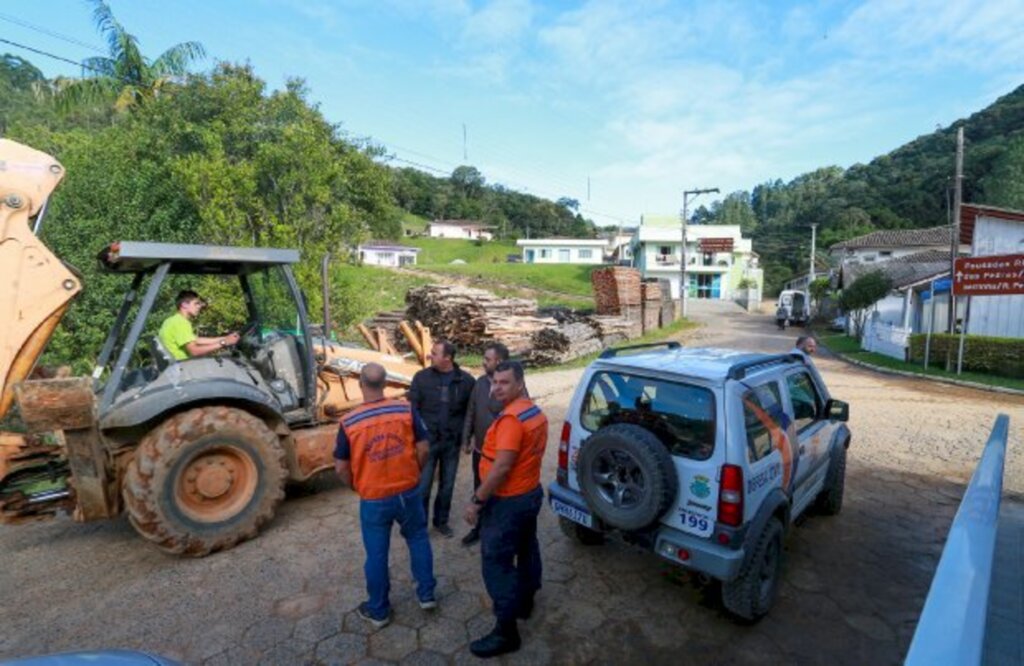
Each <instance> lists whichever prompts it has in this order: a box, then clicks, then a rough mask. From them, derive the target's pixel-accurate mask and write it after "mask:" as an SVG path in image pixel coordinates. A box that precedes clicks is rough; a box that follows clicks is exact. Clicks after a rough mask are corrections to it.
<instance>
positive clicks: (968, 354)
mask: <svg viewBox="0 0 1024 666" xmlns="http://www.w3.org/2000/svg"><path fill="white" fill-rule="evenodd" d="M924 346H925V335H924V334H917V335H912V336H910V360H911V361H912V362H915V363H924ZM959 349H960V336H959V335H955V334H949V333H938V334H932V341H931V345H930V347H929V354H928V355H929V357H930V358H929V359H928V364H929V365H938V366H941V365H944V364H945V363H946V354H947V352H948V353H949V358H951V359H953V363H954V364H955V363H956V357H957V353H958V351H959ZM963 369H964V370H970V371H972V372H984V373H987V374H990V375H999V376H1002V377H1016V378H1021V377H1024V339H1022V338H992V337H987V336H983V335H968V336H966V337H965V338H964V363H963Z"/></svg>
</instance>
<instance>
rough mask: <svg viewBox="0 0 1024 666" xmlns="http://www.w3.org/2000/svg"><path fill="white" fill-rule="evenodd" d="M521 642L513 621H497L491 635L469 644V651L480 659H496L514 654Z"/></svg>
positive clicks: (517, 628)
mask: <svg viewBox="0 0 1024 666" xmlns="http://www.w3.org/2000/svg"><path fill="white" fill-rule="evenodd" d="M521 643H522V641H521V640H520V638H519V627H517V626H516V621H515V620H506V621H501V620H499V621H498V623H497V624H495V625H494V629H492V630H491V633H489V634H487V635H486V636H484V637H483V638H478V639H477V640H475V641H473V642H472V643H470V644H469V651H470V652H472V653H473V654H474V655H476V656H478V657H480V658H481V659H488V658H490V657H497V656H498V655H500V654H506V653H508V652H515V651H516V650H518V649H519V646H520V644H521Z"/></svg>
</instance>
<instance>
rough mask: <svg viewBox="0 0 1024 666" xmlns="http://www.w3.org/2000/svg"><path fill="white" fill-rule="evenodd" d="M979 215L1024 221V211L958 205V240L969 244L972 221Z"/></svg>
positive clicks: (972, 229)
mask: <svg viewBox="0 0 1024 666" xmlns="http://www.w3.org/2000/svg"><path fill="white" fill-rule="evenodd" d="M979 217H994V218H995V219H997V220H1009V221H1011V222H1024V211H1022V210H1012V209H1010V208H998V207H996V206H983V205H981V204H961V205H960V242H961V243H962V244H964V245H970V244H971V243H973V242H974V221H975V220H977V219H978V218H979Z"/></svg>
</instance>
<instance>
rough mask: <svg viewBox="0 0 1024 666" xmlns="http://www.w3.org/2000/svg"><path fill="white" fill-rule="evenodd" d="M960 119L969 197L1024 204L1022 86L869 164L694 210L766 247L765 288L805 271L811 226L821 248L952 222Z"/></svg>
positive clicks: (765, 185)
mask: <svg viewBox="0 0 1024 666" xmlns="http://www.w3.org/2000/svg"><path fill="white" fill-rule="evenodd" d="M961 126H963V128H964V136H965V151H964V201H969V202H976V203H984V204H989V205H994V206H1007V207H1015V208H1024V86H1021V87H1019V88H1017V89H1016V90H1014V91H1013V92H1011V93H1009V94H1008V95H1005V96H1004V97H1001V98H1000V99H999V100H997V101H996V102H995V103H993V104H992V105H991V106H989V107H987V108H986V109H984V110H982V111H979V112H977V113H975V114H973V115H971V116H970V117H969V118H967V119H966V120H959V121H957V122H955V123H953V124H952V125H950V126H949V127H946V128H943V129H940V130H937V131H935V132H933V133H931V134H927V135H924V136H921V137H918V138H917V139H914V140H913V141H911V142H910V143H907V144H906V145H903V146H901V147H899V148H897V149H896V150H894V151H892V152H890V153H888V154H886V155H882V156H881V157H877V158H875V159H874V160H872V161H871V162H870V163H869V164H857V165H854V166H852V167H850V168H849V169H846V170H843V169H841V168H839V167H825V168H822V169H818V170H816V171H812V172H810V173H806V174H803V175H801V176H798V177H797V178H794V179H793V180H792V181H790V182H788V183H784V182H782V181H780V180H776V181H773V182H768V183H763V184H761V185H758V186H757V187H755V188H754V189H753V191H751V192H735V193H733V194H730V195H729V196H727V197H726V198H725V199H724V200H723V201H720V202H716V203H715V204H713V205H712V206H711V208H710V209H705V208H701V209H699V210H698V211H697V213H696V215H695V219H696V221H698V222H705V223H714V224H719V223H720V224H740V225H742V226H743V228H744V230H745V231H746V232H747V233H749V234H750V235H751V236H752V237H753V239H754V249H755V250H756V251H757V252H759V253H760V254H761V257H762V264H763V265H764V266H765V268H766V279H767V281H768V285H769V290H773V289H777V288H778V287H779V285H781V284H782V282H784V281H785V280H787V279H789V278H790V277H791V276H792V275H794V274H799V273H801V272H803V271H806V268H807V263H808V252H809V249H810V248H809V245H810V225H811V224H812V223H817V224H819V227H818V238H819V243H818V247H819V249H821V250H824V249H827V248H828V246H829V245H831V244H832V243H835V242H838V241H840V240H845V239H847V238H851V237H853V236H858V235H861V234H865V233H868V232H870V231H873V230H876V229H896V228H917V227H931V226H936V225H940V224H946V222H947V213H946V187H947V182H949V181H947V179H949V178H951V177H952V175H953V172H954V162H955V153H956V131H957V128H958V127H961Z"/></svg>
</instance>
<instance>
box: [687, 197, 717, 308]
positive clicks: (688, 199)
mask: <svg viewBox="0 0 1024 666" xmlns="http://www.w3.org/2000/svg"><path fill="white" fill-rule="evenodd" d="M711 192H715V193H717V192H718V188H717V187H711V188H707V189H703V190H686V191H684V192H683V219H682V225H681V226H682V227H683V236H682V241H683V246H682V248H681V249H682V262H681V263H680V266H679V300H680V301H682V309H683V316H684V317H685V316H686V313H687V308H686V302H687V300H688V299H689V293H688V292H689V291H690V290H689V289H687V286H688V285H687V283H686V224H687V222H689V218H688V216H689V204H690V196H691V195H692V196H693V198H695V199H696V198H697V197H698V196H700V195H701V194H709V193H711Z"/></svg>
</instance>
